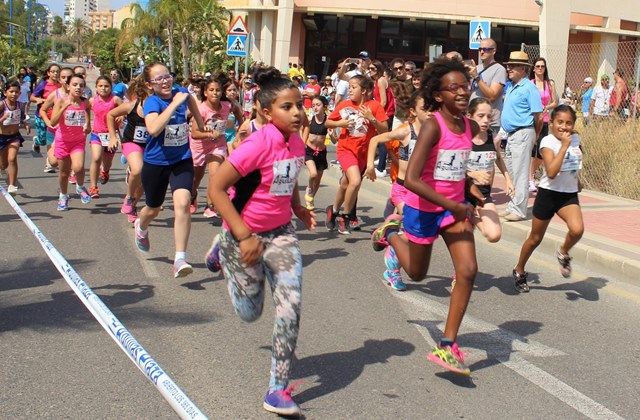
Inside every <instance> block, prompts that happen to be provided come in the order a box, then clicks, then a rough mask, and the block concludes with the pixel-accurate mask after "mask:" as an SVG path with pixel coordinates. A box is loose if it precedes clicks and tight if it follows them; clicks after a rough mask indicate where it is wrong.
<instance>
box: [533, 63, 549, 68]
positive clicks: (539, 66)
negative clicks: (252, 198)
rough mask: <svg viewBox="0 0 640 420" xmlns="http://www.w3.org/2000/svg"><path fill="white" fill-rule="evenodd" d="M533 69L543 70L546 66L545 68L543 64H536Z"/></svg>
mask: <svg viewBox="0 0 640 420" xmlns="http://www.w3.org/2000/svg"><path fill="white" fill-rule="evenodd" d="M534 67H535V68H537V69H543V68H545V67H547V66H545V65H544V64H536V65H535V66H534Z"/></svg>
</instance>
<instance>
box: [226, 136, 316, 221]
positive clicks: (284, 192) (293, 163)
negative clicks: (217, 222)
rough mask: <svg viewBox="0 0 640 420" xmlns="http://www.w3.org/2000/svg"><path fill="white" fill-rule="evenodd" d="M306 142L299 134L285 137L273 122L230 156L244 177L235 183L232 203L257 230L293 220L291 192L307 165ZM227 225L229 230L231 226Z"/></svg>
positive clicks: (249, 138)
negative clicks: (305, 161) (305, 163)
mask: <svg viewBox="0 0 640 420" xmlns="http://www.w3.org/2000/svg"><path fill="white" fill-rule="evenodd" d="M304 153H305V146H304V142H303V141H302V139H301V138H300V136H299V135H298V134H297V133H293V134H291V135H290V136H289V139H288V140H285V138H284V135H283V134H282V132H281V131H280V130H278V128H277V127H276V126H275V125H273V124H267V125H266V126H264V127H263V128H261V129H260V130H258V131H256V132H254V133H253V134H251V135H250V136H249V137H247V139H246V140H244V141H243V142H242V143H240V146H238V148H237V149H236V150H234V152H233V153H232V154H231V155H230V156H229V158H228V160H229V163H231V165H233V167H234V168H235V169H236V170H237V171H238V172H239V173H240V175H241V176H242V179H241V180H240V181H238V182H237V183H236V184H235V197H234V198H233V205H234V207H235V208H236V210H237V211H238V213H240V217H242V221H243V222H244V223H245V224H246V225H247V227H248V228H249V230H251V232H254V233H259V232H266V231H269V230H273V229H275V228H278V227H280V226H282V225H285V224H287V223H289V222H290V221H291V195H292V194H294V193H295V194H297V193H298V192H297V191H296V190H295V185H296V182H297V179H298V174H299V173H300V170H301V169H302V168H303V167H304ZM225 227H226V228H227V229H228V228H229V226H228V225H226V223H225Z"/></svg>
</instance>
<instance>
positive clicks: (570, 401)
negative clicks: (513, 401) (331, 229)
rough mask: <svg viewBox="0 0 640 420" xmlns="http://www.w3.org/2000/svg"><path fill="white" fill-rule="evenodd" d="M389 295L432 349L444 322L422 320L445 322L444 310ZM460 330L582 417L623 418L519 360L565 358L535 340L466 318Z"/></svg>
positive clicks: (408, 295)
mask: <svg viewBox="0 0 640 420" xmlns="http://www.w3.org/2000/svg"><path fill="white" fill-rule="evenodd" d="M389 290H391V289H389ZM390 293H393V295H394V296H396V297H397V298H398V299H399V300H401V301H404V302H405V305H403V306H405V311H406V312H407V313H408V315H409V316H410V317H412V318H414V319H415V318H417V319H419V321H413V323H414V324H415V326H416V328H417V329H418V331H419V332H420V334H421V335H422V336H423V337H424V339H425V341H427V343H428V344H429V346H433V345H435V341H434V339H433V337H432V335H431V332H430V331H429V330H433V329H436V328H437V329H439V330H440V331H442V330H443V329H444V322H442V321H438V322H437V323H436V322H432V321H426V320H431V319H437V320H444V319H446V316H447V312H448V306H447V305H443V304H441V303H439V302H436V301H435V300H432V299H429V298H427V297H425V296H422V295H419V294H417V293H412V292H405V293H397V292H390ZM460 329H461V332H462V334H470V333H471V334H473V333H481V335H482V338H481V339H480V340H481V341H482V343H481V344H480V343H478V344H480V346H479V348H480V349H481V352H482V351H484V352H486V354H487V355H488V356H489V357H492V358H495V359H496V360H498V361H499V362H500V363H501V364H503V365H504V366H506V367H508V368H509V369H511V370H513V371H514V372H515V373H517V374H518V375H520V376H521V377H523V378H525V379H526V380H528V381H530V382H531V383H533V384H535V385H537V386H538V387H539V388H541V389H542V390H543V391H545V392H547V393H549V394H551V395H552V396H554V397H556V398H557V399H559V400H560V401H562V402H563V403H565V404H567V405H568V406H570V407H572V408H573V409H575V410H576V411H578V412H580V413H582V414H583V415H585V416H586V417H588V418H590V419H603V420H604V419H607V420H611V419H622V418H623V417H620V416H619V415H618V414H616V413H614V412H613V411H611V410H609V409H608V408H606V407H604V406H603V405H602V404H600V403H598V402H596V401H594V400H592V399H591V398H589V397H587V396H586V395H584V394H582V393H580V392H579V391H578V390H576V389H574V388H572V387H571V386H569V385H567V384H566V383H564V382H562V381H561V380H559V379H558V378H556V377H554V376H553V375H551V374H549V373H547V372H545V371H544V370H542V369H540V368H538V367H537V366H535V365H534V364H533V363H530V362H528V361H526V360H525V359H524V358H522V356H520V354H527V355H530V356H534V357H552V356H566V353H564V352H562V351H560V350H558V349H554V348H553V347H548V346H545V345H544V344H542V343H539V342H537V341H535V340H531V339H529V338H526V337H522V336H520V335H518V334H515V333H513V332H511V331H507V330H504V329H502V328H500V327H499V326H497V325H493V324H491V323H488V322H485V321H482V320H480V319H477V318H474V317H472V316H469V315H468V314H467V315H465V318H464V321H463V323H462V326H461V328H460ZM477 353H478V352H476V355H475V357H477V356H478V354H477ZM475 357H474V358H475Z"/></svg>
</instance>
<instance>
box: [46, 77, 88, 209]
mask: <svg viewBox="0 0 640 420" xmlns="http://www.w3.org/2000/svg"><path fill="white" fill-rule="evenodd" d="M63 82H64V83H65V85H66V86H67V89H68V93H67V94H66V95H64V96H62V97H60V98H59V99H57V100H56V102H55V105H54V107H53V112H52V114H51V120H50V121H49V122H50V126H51V127H55V126H58V128H57V129H56V132H55V139H54V148H53V155H54V157H55V159H56V161H57V164H58V166H59V168H60V172H59V173H58V183H59V188H60V196H59V197H58V210H59V211H66V210H68V209H69V195H67V187H68V184H69V175H70V171H71V170H73V171H74V172H75V174H76V193H78V195H79V196H80V200H81V201H82V203H83V204H87V203H90V202H91V196H90V195H89V192H88V191H87V189H86V187H85V186H84V153H85V143H86V138H87V134H89V133H90V132H91V104H90V103H89V100H88V99H85V98H84V97H83V96H82V95H84V88H85V86H86V85H85V81H84V78H83V77H82V75H79V74H73V75H71V76H69V77H68V78H67V79H66V80H63Z"/></svg>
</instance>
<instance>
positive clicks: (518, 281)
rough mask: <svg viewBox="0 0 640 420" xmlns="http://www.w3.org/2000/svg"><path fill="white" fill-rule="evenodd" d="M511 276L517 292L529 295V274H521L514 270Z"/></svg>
mask: <svg viewBox="0 0 640 420" xmlns="http://www.w3.org/2000/svg"><path fill="white" fill-rule="evenodd" d="M511 275H512V276H513V281H514V285H515V287H516V290H517V291H518V292H520V293H529V285H528V284H527V276H528V275H529V273H527V272H526V271H525V272H524V273H522V274H521V273H518V272H517V271H516V269H515V268H514V269H513V271H512V272H511Z"/></svg>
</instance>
